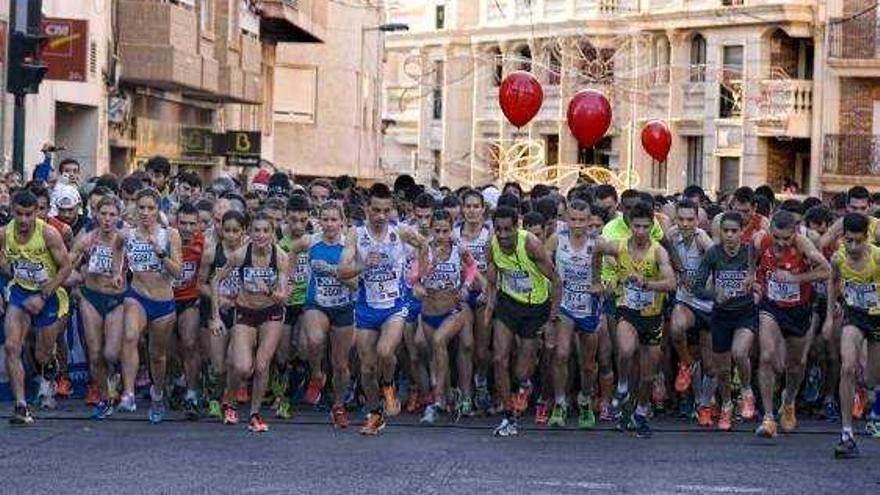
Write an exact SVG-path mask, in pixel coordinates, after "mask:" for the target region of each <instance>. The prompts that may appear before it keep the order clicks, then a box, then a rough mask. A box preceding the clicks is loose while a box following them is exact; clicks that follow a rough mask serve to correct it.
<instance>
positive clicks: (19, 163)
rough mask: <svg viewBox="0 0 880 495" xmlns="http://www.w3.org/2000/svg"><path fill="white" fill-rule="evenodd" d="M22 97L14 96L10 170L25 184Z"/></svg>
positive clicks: (20, 95)
mask: <svg viewBox="0 0 880 495" xmlns="http://www.w3.org/2000/svg"><path fill="white" fill-rule="evenodd" d="M24 122H25V114H24V95H23V94H18V95H15V113H14V117H13V124H12V169H13V170H14V171H16V172H18V174H19V175H20V176H21V178H22V182H25V176H24Z"/></svg>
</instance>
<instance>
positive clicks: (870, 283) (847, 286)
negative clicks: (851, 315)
mask: <svg viewBox="0 0 880 495" xmlns="http://www.w3.org/2000/svg"><path fill="white" fill-rule="evenodd" d="M868 248H869V251H868V266H867V267H866V268H865V269H864V270H862V271H856V270H854V269H853V268H852V267H850V266H849V264H847V262H846V251H845V250H844V249H843V248H841V249H839V250H838V251H836V252H835V253H834V257H833V258H832V263H834V265H835V266H837V270H838V272H840V282H841V286H842V287H843V299H844V301H845V302H846V305H847V306H849V307H850V308H852V309H855V310H858V311H864V312H867V313H868V314H871V315H880V304H878V300H880V269H878V265H877V260H878V258H880V247H877V246H874V245H870V246H868Z"/></svg>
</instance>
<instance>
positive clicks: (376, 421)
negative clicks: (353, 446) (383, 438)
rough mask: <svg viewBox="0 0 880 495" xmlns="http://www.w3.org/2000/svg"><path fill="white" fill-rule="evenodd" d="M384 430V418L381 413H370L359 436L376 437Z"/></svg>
mask: <svg viewBox="0 0 880 495" xmlns="http://www.w3.org/2000/svg"><path fill="white" fill-rule="evenodd" d="M384 429H385V418H383V417H382V414H381V413H370V414H368V415H367V422H366V423H365V424H364V426H363V427H362V428H361V435H378V434H379V433H381V432H382V430H384Z"/></svg>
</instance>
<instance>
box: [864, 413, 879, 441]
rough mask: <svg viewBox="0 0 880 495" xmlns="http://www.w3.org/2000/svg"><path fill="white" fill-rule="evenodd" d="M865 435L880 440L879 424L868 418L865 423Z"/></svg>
mask: <svg viewBox="0 0 880 495" xmlns="http://www.w3.org/2000/svg"><path fill="white" fill-rule="evenodd" d="M865 434H866V435H870V436H872V437H874V438H880V422H878V421H877V420H876V419H870V418H869V419H868V420H867V421H865Z"/></svg>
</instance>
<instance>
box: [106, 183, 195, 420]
mask: <svg viewBox="0 0 880 495" xmlns="http://www.w3.org/2000/svg"><path fill="white" fill-rule="evenodd" d="M134 200H135V204H136V205H137V214H138V224H137V226H136V227H130V228H129V229H128V230H127V231H126V232H125V234H124V236H125V254H126V258H127V261H128V268H129V270H131V273H132V276H131V285H130V286H129V288H128V292H126V294H125V301H124V304H125V322H126V324H125V336H124V340H123V342H122V382H123V393H122V398H121V399H120V401H119V405H118V406H117V410H118V411H124V412H134V411H135V410H137V405H136V404H135V397H134V389H135V379H136V377H137V373H138V367H139V365H140V356H139V353H138V344H139V343H140V338H141V334H142V333H143V332H144V330H148V331H149V332H150V333H149V338H148V341H149V342H148V343H149V351H148V352H149V356H150V375H151V377H152V382H153V385H152V387H151V388H150V397H151V403H150V413H149V419H150V422H151V423H153V424H157V423H160V422H161V421H162V420H163V419H164V417H165V403H164V392H165V391H164V387H165V381H166V371H167V363H168V345H169V341H170V339H171V335H172V332H173V330H174V321H175V305H174V290H173V289H172V286H171V284H172V281H173V280H174V279H175V278H176V277H179V276H180V273H181V271H182V270H181V250H180V234H178V233H177V230H175V229H173V228H168V227H163V226H161V225H160V224H159V201H160V199H159V193H158V192H156V190H155V189H152V188H148V189H142V190H140V191H138V193H137V194H136V195H135V198H134Z"/></svg>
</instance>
